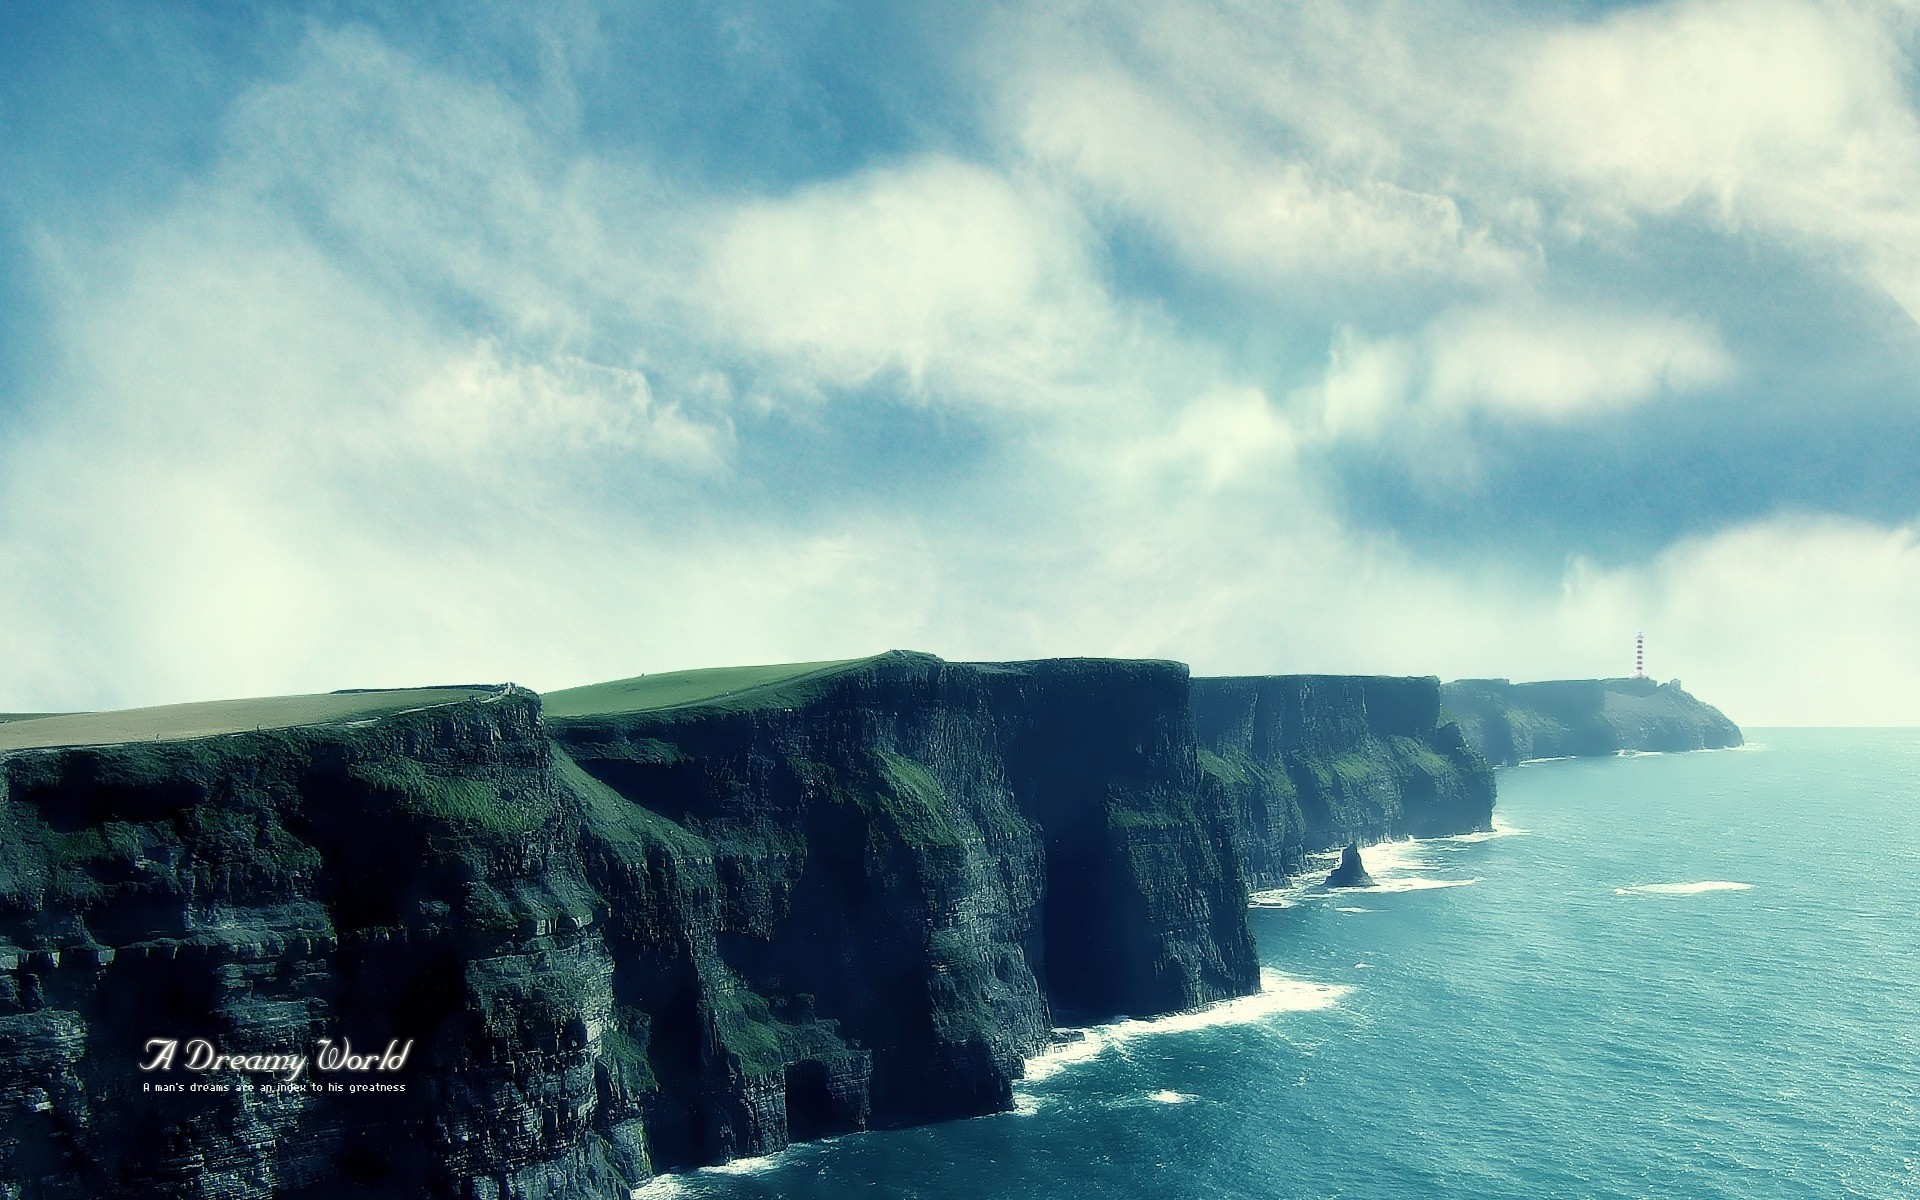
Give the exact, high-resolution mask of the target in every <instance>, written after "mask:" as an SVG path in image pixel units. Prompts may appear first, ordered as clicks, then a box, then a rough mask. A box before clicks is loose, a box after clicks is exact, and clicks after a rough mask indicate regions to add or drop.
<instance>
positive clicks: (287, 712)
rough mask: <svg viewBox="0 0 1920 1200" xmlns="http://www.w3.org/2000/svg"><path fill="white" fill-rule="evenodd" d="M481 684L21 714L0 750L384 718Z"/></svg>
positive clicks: (2, 735)
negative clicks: (76, 711)
mask: <svg viewBox="0 0 1920 1200" xmlns="http://www.w3.org/2000/svg"><path fill="white" fill-rule="evenodd" d="M493 690H494V689H492V688H482V687H452V688H407V689H401V690H395V691H368V692H329V693H327V694H325V695H319V696H267V697H262V698H259V699H254V700H210V701H206V702H204V703H199V704H165V705H161V706H159V707H157V708H129V709H123V710H121V711H119V712H99V713H61V714H58V715H55V716H31V715H27V716H22V717H21V718H20V719H18V720H8V721H4V722H0V751H7V750H33V749H40V748H44V747H50V746H106V745H112V744H114V743H118V742H147V741H154V740H156V739H157V740H161V741H166V740H172V739H177V738H196V737H210V736H212V735H214V734H221V733H244V732H246V731H248V730H252V729H287V728H290V727H292V726H295V725H333V724H338V723H340V722H343V721H361V720H368V719H371V718H373V717H381V716H387V715H389V714H392V713H397V712H405V711H406V710H408V709H414V708H431V707H433V706H435V705H440V704H452V703H454V702H455V701H459V700H468V699H471V698H473V697H475V696H486V695H490V694H491V693H492V692H493Z"/></svg>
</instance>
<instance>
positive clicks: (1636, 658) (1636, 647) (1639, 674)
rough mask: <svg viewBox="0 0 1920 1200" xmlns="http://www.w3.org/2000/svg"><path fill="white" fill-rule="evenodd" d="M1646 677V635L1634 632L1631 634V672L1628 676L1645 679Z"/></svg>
mask: <svg viewBox="0 0 1920 1200" xmlns="http://www.w3.org/2000/svg"><path fill="white" fill-rule="evenodd" d="M1646 677H1647V635H1646V634H1644V633H1636V634H1634V635H1633V674H1632V675H1631V676H1630V678H1633V679H1645V678H1646Z"/></svg>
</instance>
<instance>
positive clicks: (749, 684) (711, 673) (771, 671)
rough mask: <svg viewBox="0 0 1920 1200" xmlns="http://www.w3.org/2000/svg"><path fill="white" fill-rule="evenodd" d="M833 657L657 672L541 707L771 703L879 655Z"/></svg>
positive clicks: (609, 710)
mask: <svg viewBox="0 0 1920 1200" xmlns="http://www.w3.org/2000/svg"><path fill="white" fill-rule="evenodd" d="M880 657H882V656H880V655H873V656H871V657H868V658H836V659H828V660H826V661H823V662H805V663H768V664H764V665H761V666H752V667H701V668H698V669H696V670H691V671H662V672H660V673H659V674H656V675H635V676H634V677H633V678H631V679H614V680H610V681H608V682H606V683H590V684H587V685H586V686H584V687H575V688H565V689H562V690H561V691H557V692H547V693H544V694H543V695H542V696H541V710H542V711H543V712H544V713H545V714H546V715H547V716H549V717H557V718H562V719H564V718H567V717H602V716H612V715H615V714H619V713H637V712H655V711H658V710H660V709H667V708H683V707H686V706H688V705H693V704H711V703H715V702H722V701H724V702H727V703H729V704H731V703H732V702H735V701H742V702H750V703H760V704H773V703H778V702H780V700H782V699H783V698H784V697H785V696H786V694H787V691H788V689H789V688H790V687H791V686H792V685H795V684H799V683H803V682H812V681H815V680H819V679H825V678H828V677H831V676H833V675H837V674H839V673H840V672H842V671H844V670H846V669H848V668H850V667H855V666H859V665H861V664H864V663H870V662H873V661H874V660H875V659H877V658H880Z"/></svg>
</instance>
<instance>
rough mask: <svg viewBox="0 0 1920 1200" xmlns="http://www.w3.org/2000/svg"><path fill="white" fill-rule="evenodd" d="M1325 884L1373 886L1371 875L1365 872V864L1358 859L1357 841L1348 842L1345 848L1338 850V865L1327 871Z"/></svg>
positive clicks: (1333, 886) (1355, 886)
mask: <svg viewBox="0 0 1920 1200" xmlns="http://www.w3.org/2000/svg"><path fill="white" fill-rule="evenodd" d="M1327 886H1328V887H1330V888H1357V887H1372V886H1373V876H1371V875H1369V874H1367V865H1366V864H1365V863H1364V862H1362V861H1360V844H1359V843H1358V842H1348V843H1347V848H1346V849H1344V850H1342V851H1341V852H1340V865H1339V866H1337V867H1335V868H1334V869H1333V870H1331V871H1329V872H1328V873H1327Z"/></svg>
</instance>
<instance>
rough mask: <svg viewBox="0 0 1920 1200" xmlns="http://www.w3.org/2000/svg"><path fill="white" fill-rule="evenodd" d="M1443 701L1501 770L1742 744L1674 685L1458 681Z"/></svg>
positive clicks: (1721, 720) (1734, 731)
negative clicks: (1532, 762)
mask: <svg viewBox="0 0 1920 1200" xmlns="http://www.w3.org/2000/svg"><path fill="white" fill-rule="evenodd" d="M1441 697H1442V700H1443V702H1444V703H1445V705H1446V708H1447V712H1448V714H1449V715H1450V716H1451V717H1452V718H1453V719H1454V720H1456V721H1458V722H1459V724H1460V728H1461V730H1462V732H1464V733H1465V734H1466V737H1467V740H1468V741H1469V742H1470V743H1472V745H1473V746H1474V748H1475V749H1477V750H1479V751H1480V753H1481V754H1483V755H1485V756H1486V758H1487V759H1488V761H1490V762H1493V763H1496V764H1501V765H1512V764H1514V763H1518V762H1523V761H1525V760H1527V759H1530V758H1561V757H1566V756H1570V755H1572V756H1587V755H1597V754H1614V753H1617V752H1619V751H1622V750H1661V751H1666V750H1719V749H1724V748H1726V747H1728V746H1738V745H1740V744H1742V738H1741V735H1740V727H1739V726H1738V725H1735V724H1734V723H1733V722H1732V721H1729V720H1727V718H1726V717H1725V716H1723V715H1722V714H1721V712H1720V710H1719V709H1717V708H1715V707H1713V706H1712V705H1710V704H1705V703H1702V702H1701V701H1699V700H1696V699H1694V698H1693V697H1692V696H1690V695H1688V694H1687V693H1686V692H1685V691H1683V690H1682V689H1681V687H1680V684H1679V683H1678V681H1675V682H1672V683H1664V684H1658V685H1656V684H1655V683H1654V681H1653V680H1651V679H1560V680H1551V681H1546V682H1541V683H1509V682H1508V681H1506V680H1504V679H1461V680H1457V681H1455V682H1453V683H1449V684H1447V685H1446V686H1445V687H1443V688H1442V689H1441Z"/></svg>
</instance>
